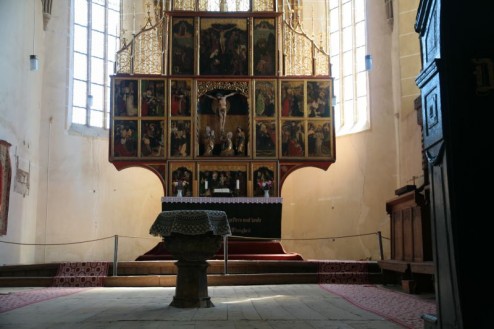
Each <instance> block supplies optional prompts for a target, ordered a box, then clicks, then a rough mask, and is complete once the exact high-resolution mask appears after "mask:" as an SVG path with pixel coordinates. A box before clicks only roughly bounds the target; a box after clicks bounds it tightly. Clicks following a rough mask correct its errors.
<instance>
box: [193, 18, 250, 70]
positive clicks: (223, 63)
mask: <svg viewBox="0 0 494 329" xmlns="http://www.w3.org/2000/svg"><path fill="white" fill-rule="evenodd" d="M247 27H248V20H247V18H217V17H215V18H212V17H211V18H202V19H201V26H200V53H199V63H200V64H199V66H200V74H201V75H247V74H248V73H249V56H248V49H249V44H248V40H249V38H248V34H247Z"/></svg>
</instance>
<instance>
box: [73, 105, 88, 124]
mask: <svg viewBox="0 0 494 329" xmlns="http://www.w3.org/2000/svg"><path fill="white" fill-rule="evenodd" d="M72 123H77V124H80V125H85V124H86V108H83V107H77V106H74V107H73V108H72Z"/></svg>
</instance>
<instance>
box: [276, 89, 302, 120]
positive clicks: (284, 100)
mask: <svg viewBox="0 0 494 329" xmlns="http://www.w3.org/2000/svg"><path fill="white" fill-rule="evenodd" d="M280 84H281V85H280V93H281V95H280V110H281V116H282V117H303V116H304V105H305V100H304V81H303V80H293V81H286V80H282V81H281V82H280Z"/></svg>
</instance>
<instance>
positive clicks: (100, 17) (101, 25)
mask: <svg viewBox="0 0 494 329" xmlns="http://www.w3.org/2000/svg"><path fill="white" fill-rule="evenodd" d="M92 10H93V12H92V19H91V23H92V24H93V29H94V30H98V31H101V32H104V31H105V7H103V6H100V5H96V4H95V3H94V1H93V7H92Z"/></svg>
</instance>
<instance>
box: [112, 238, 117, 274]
mask: <svg viewBox="0 0 494 329" xmlns="http://www.w3.org/2000/svg"><path fill="white" fill-rule="evenodd" d="M117 263H118V235H115V247H114V249H113V276H117Z"/></svg>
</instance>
